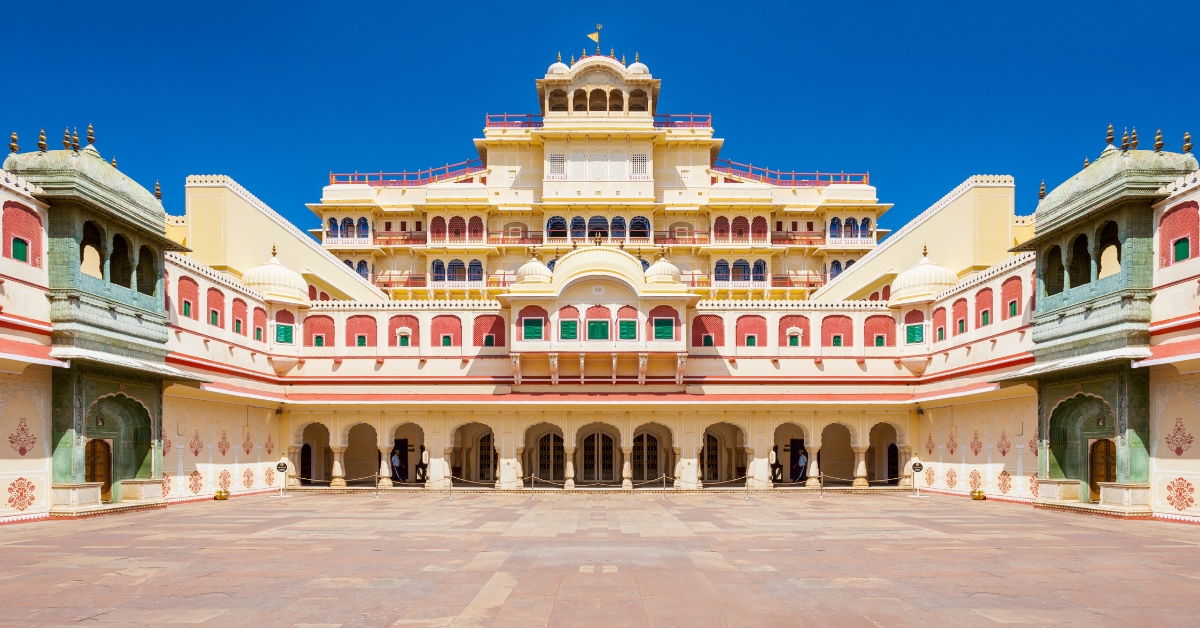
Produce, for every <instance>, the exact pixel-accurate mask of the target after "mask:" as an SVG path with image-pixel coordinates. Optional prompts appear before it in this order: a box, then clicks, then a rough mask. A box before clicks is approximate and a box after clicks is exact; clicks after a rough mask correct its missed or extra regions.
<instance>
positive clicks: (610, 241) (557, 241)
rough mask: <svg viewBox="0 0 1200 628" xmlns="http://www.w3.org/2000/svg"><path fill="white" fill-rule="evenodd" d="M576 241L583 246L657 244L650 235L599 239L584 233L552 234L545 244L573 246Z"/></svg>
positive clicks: (602, 237)
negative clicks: (569, 234) (570, 234)
mask: <svg viewBox="0 0 1200 628" xmlns="http://www.w3.org/2000/svg"><path fill="white" fill-rule="evenodd" d="M575 243H578V244H580V245H582V246H587V245H589V244H590V245H608V246H620V245H625V246H629V245H631V244H633V245H643V244H644V245H653V244H655V240H654V238H651V237H650V236H649V235H644V236H642V235H638V236H624V237H611V236H600V238H599V239H598V240H597V239H596V236H585V235H583V234H577V235H572V236H563V235H551V236H549V237H547V238H546V241H545V244H546V245H548V246H556V245H563V246H571V245H572V244H575Z"/></svg>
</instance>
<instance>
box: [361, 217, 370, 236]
mask: <svg viewBox="0 0 1200 628" xmlns="http://www.w3.org/2000/svg"><path fill="white" fill-rule="evenodd" d="M370 235H371V226H370V224H369V223H367V219H366V218H359V219H358V237H360V238H366V237H370Z"/></svg>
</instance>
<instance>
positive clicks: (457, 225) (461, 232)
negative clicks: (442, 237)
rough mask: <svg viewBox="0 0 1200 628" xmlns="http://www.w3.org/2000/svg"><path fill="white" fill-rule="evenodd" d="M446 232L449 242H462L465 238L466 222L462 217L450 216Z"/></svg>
mask: <svg viewBox="0 0 1200 628" xmlns="http://www.w3.org/2000/svg"><path fill="white" fill-rule="evenodd" d="M446 230H447V232H448V235H449V236H450V241H451V242H462V240H463V238H466V237H467V221H465V220H463V217H462V216H452V217H451V218H450V223H449V226H448V227H447V229H446Z"/></svg>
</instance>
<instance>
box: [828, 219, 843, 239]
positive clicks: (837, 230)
mask: <svg viewBox="0 0 1200 628" xmlns="http://www.w3.org/2000/svg"><path fill="white" fill-rule="evenodd" d="M829 235H830V237H834V238H837V237H840V236H841V235H842V220H841V219H840V218H830V219H829Z"/></svg>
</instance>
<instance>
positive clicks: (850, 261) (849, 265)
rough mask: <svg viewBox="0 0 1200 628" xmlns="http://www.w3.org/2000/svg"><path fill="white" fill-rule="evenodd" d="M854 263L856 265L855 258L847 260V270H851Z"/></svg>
mask: <svg viewBox="0 0 1200 628" xmlns="http://www.w3.org/2000/svg"><path fill="white" fill-rule="evenodd" d="M853 265H854V260H852V259H851V260H846V270H850V267H851V266H853Z"/></svg>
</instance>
